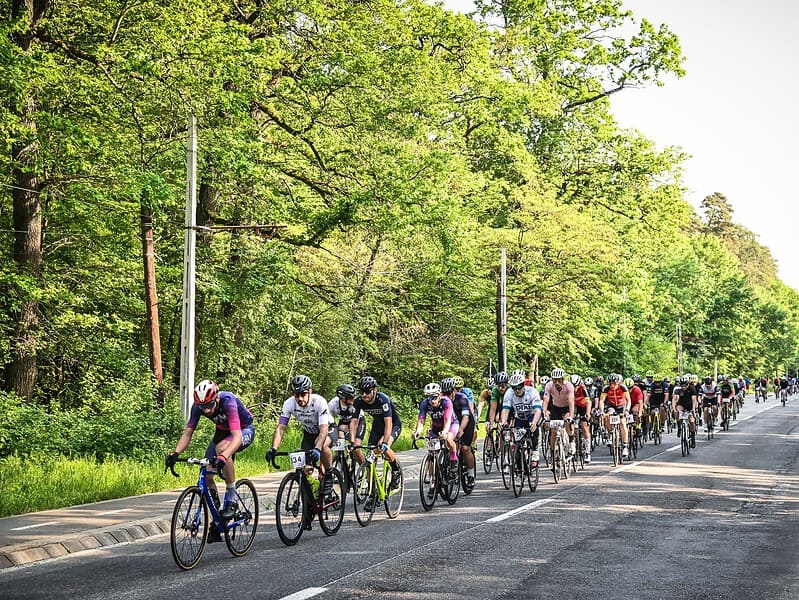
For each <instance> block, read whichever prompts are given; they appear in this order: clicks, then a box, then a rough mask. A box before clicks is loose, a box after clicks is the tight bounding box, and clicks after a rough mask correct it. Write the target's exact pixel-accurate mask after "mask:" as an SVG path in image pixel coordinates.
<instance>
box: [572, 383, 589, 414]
mask: <svg viewBox="0 0 799 600" xmlns="http://www.w3.org/2000/svg"><path fill="white" fill-rule="evenodd" d="M590 404H591V399H590V398H589V397H588V390H586V389H585V386H584V385H583V384H582V383H581V384H580V385H578V386H577V387H575V388H574V405H575V406H579V407H581V408H584V407H586V406H589V405H590Z"/></svg>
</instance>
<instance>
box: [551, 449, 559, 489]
mask: <svg viewBox="0 0 799 600" xmlns="http://www.w3.org/2000/svg"><path fill="white" fill-rule="evenodd" d="M551 446H552V451H551V456H552V475H553V477H554V478H555V483H558V482H559V481H560V477H561V473H560V456H559V454H560V448H559V446H558V443H557V441H556V442H555V443H554V444H551Z"/></svg>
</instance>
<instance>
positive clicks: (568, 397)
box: [543, 367, 577, 456]
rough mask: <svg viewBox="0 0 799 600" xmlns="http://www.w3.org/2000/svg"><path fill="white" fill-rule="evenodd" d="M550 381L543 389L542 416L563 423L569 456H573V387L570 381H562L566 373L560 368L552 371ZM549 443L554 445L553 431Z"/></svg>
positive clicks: (574, 450)
mask: <svg viewBox="0 0 799 600" xmlns="http://www.w3.org/2000/svg"><path fill="white" fill-rule="evenodd" d="M550 376H551V379H550V380H549V382H548V383H547V384H546V386H545V387H544V407H543V412H544V416H545V417H547V418H548V419H550V420H552V421H560V420H563V421H565V422H566V423H565V426H566V433H567V434H568V435H569V440H571V442H570V444H569V454H570V455H572V456H573V455H574V454H575V452H576V451H577V450H576V448H575V444H574V427H573V426H572V422H571V419H572V416H573V415H574V386H573V385H572V384H571V382H570V381H564V380H563V379H564V378H565V377H566V372H565V371H564V370H563V369H560V368H557V367H556V368H554V369H552V373H550ZM549 441H550V443H551V444H552V445H553V446H554V445H555V431H554V430H553V431H552V432H551V433H550V435H549Z"/></svg>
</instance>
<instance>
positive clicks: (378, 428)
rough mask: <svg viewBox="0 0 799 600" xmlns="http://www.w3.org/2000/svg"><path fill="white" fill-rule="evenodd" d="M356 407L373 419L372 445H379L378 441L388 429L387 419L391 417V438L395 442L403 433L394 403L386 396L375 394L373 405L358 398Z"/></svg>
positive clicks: (370, 439)
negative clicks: (401, 432) (400, 433)
mask: <svg viewBox="0 0 799 600" xmlns="http://www.w3.org/2000/svg"><path fill="white" fill-rule="evenodd" d="M354 406H355V408H356V409H359V410H362V411H363V412H364V413H365V414H367V415H370V416H371V417H372V429H371V431H370V432H369V443H370V444H375V443H377V440H378V439H380V438H381V437H383V436H384V434H385V429H386V422H385V419H388V418H389V417H390V418H391V437H393V438H394V439H395V440H396V439H397V438H398V437H399V432H400V431H402V422H401V421H400V417H399V413H397V409H396V407H395V406H394V403H393V402H392V401H391V398H389V397H388V396H387V395H386V394H384V393H383V392H375V396H374V400H372V403H371V404H369V403H367V402H365V401H364V399H363V398H362V397H361V396H358V397H357V398H356V399H355V404H354ZM395 434H396V435H395Z"/></svg>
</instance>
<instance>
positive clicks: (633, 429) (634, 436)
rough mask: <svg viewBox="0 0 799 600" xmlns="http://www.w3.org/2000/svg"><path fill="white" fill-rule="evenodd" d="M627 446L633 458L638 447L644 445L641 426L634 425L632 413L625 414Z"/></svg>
mask: <svg viewBox="0 0 799 600" xmlns="http://www.w3.org/2000/svg"><path fill="white" fill-rule="evenodd" d="M627 446H628V448H629V449H630V454H632V457H633V459H636V458H638V448H643V447H644V436H643V433H642V431H641V427H640V426H636V423H635V416H634V415H627Z"/></svg>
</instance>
